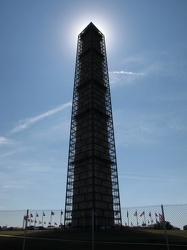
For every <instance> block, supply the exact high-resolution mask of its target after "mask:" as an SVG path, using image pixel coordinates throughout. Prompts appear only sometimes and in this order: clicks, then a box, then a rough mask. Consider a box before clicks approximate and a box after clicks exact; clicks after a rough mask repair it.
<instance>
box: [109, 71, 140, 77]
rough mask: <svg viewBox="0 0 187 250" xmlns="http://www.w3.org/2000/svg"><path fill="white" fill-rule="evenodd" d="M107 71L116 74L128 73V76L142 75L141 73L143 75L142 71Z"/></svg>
mask: <svg viewBox="0 0 187 250" xmlns="http://www.w3.org/2000/svg"><path fill="white" fill-rule="evenodd" d="M109 73H110V74H118V75H130V76H143V75H145V74H144V73H142V72H132V71H124V70H121V71H110V72H109Z"/></svg>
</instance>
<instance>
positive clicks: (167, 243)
mask: <svg viewBox="0 0 187 250" xmlns="http://www.w3.org/2000/svg"><path fill="white" fill-rule="evenodd" d="M161 209H162V218H163V220H162V222H163V227H164V232H165V236H166V245H167V249H168V250H169V242H168V235H167V230H166V221H165V216H164V207H163V205H161Z"/></svg>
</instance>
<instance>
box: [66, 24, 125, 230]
mask: <svg viewBox="0 0 187 250" xmlns="http://www.w3.org/2000/svg"><path fill="white" fill-rule="evenodd" d="M85 92H86V93H87V94H85ZM103 97H104V98H103ZM83 120H87V125H85V127H84V130H89V129H90V128H91V129H90V130H91V131H88V132H85V136H84V137H86V139H84V140H85V141H84V142H82V141H81V139H80V142H79V135H80V137H81V136H82V137H83V133H84V132H82V131H83V130H81V126H82V123H83ZM84 123H85V122H84ZM105 125H106V126H105ZM97 131H102V132H97ZM97 134H98V136H100V137H102V138H104V139H103V141H101V139H98V142H97V143H96V140H97V138H96V135H97ZM106 137H107V138H106ZM83 143H84V144H85V146H84V147H83ZM102 145H103V146H102ZM85 147H87V150H86V149H84V148H85ZM81 152H82V153H81ZM86 162H88V164H87V165H89V164H91V165H92V170H91V171H90V172H89V173H87V176H88V175H92V176H91V177H90V183H91V186H90V188H92V191H91V193H90V196H92V198H91V199H92V205H91V207H92V211H94V215H95V222H94V223H95V224H97V220H98V221H99V214H100V217H102V216H105V217H106V218H107V219H106V220H105V221H104V220H103V221H101V222H100V223H99V225H101V224H102V223H103V224H105V226H111V225H113V226H115V225H121V206H120V194H119V183H118V171H117V160H116V148H115V138H114V126H113V116H112V105H111V95H110V86H109V75H108V64H107V56H106V46H105V37H104V35H103V34H102V33H101V32H100V31H99V30H98V29H97V28H96V27H95V26H94V25H93V24H92V23H90V24H89V25H88V26H87V27H86V28H85V29H84V30H83V31H82V32H81V33H80V34H79V36H78V42H77V55H76V65H75V78H74V90H73V104H72V114H71V125H70V140H69V154H68V170H67V183H66V197H65V216H64V225H72V222H73V220H74V219H73V218H77V217H79V218H80V217H81V218H82V219H81V220H82V222H81V225H82V226H84V225H85V224H86V223H85V220H88V218H87V217H89V218H90V220H89V221H91V216H92V211H91V210H90V208H91V207H90V206H89V205H88V206H89V207H88V209H86V207H83V209H80V207H81V205H80V204H81V203H80V202H79V201H77V202H76V201H75V200H76V195H75V193H76V191H77V189H76V185H77V186H78V184H79V186H80V182H81V180H80V176H81V173H82V175H84V173H83V172H81V171H83V170H84V168H85V169H86ZM102 164H103V169H104V168H106V171H108V172H107V174H106V173H99V170H96V165H99V167H100V168H101V167H102V166H100V165H102ZM81 166H82V167H81ZM99 167H98V169H99ZM108 168H109V169H108ZM100 174H102V175H104V174H105V175H107V177H105V178H106V182H107V184H106V186H107V185H108V186H110V182H111V196H112V200H111V199H110V195H109V194H108V193H107V194H105V196H106V197H107V199H108V201H109V204H110V203H111V204H112V209H111V208H105V209H100V208H99V202H98V201H97V202H96V201H95V199H96V198H95V197H96V195H97V196H99V191H97V192H96V187H95V185H96V182H98V181H100V179H99V178H100V177H98V179H96V176H97V175H100ZM108 174H110V180H108V179H109V178H108ZM101 178H102V177H101ZM76 179H78V181H77V180H76ZM76 181H77V182H76ZM101 181H102V182H103V183H104V179H101ZM85 183H86V182H85ZM100 188H102V187H100ZM78 189H79V187H78ZM98 189H99V187H98ZM109 189H110V188H109ZM78 192H79V191H78ZM104 192H109V191H104ZM102 195H103V194H102ZM83 196H84V197H85V194H84V195H83ZM83 196H81V197H83ZM77 199H79V200H80V194H79V196H77ZM82 199H83V202H84V203H85V201H84V198H82ZM83 202H82V204H83ZM104 205H106V204H104V203H103V206H104ZM83 206H86V205H83ZM106 206H108V207H109V206H110V205H106ZM88 210H89V211H90V212H88ZM100 210H103V212H101V211H100ZM104 210H105V211H104ZM109 210H110V211H109ZM97 211H98V212H97ZM97 217H98V219H97ZM77 220H78V219H77ZM79 220H80V219H79ZM100 220H101V219H100ZM78 223H79V224H80V221H79V222H78ZM77 226H79V225H78V224H77Z"/></svg>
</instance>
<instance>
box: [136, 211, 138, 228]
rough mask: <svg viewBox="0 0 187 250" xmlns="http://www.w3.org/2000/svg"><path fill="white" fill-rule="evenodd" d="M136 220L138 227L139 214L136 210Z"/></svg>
mask: <svg viewBox="0 0 187 250" xmlns="http://www.w3.org/2000/svg"><path fill="white" fill-rule="evenodd" d="M136 220H137V226H138V212H137V210H136Z"/></svg>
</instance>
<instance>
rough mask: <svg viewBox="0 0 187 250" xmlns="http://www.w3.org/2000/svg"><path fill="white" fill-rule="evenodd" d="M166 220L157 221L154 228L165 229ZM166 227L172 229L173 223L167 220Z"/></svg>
mask: <svg viewBox="0 0 187 250" xmlns="http://www.w3.org/2000/svg"><path fill="white" fill-rule="evenodd" d="M163 223H164V222H157V223H156V224H154V229H164V224H163ZM165 227H166V229H167V230H171V229H173V225H171V223H170V222H169V221H166V222H165Z"/></svg>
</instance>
